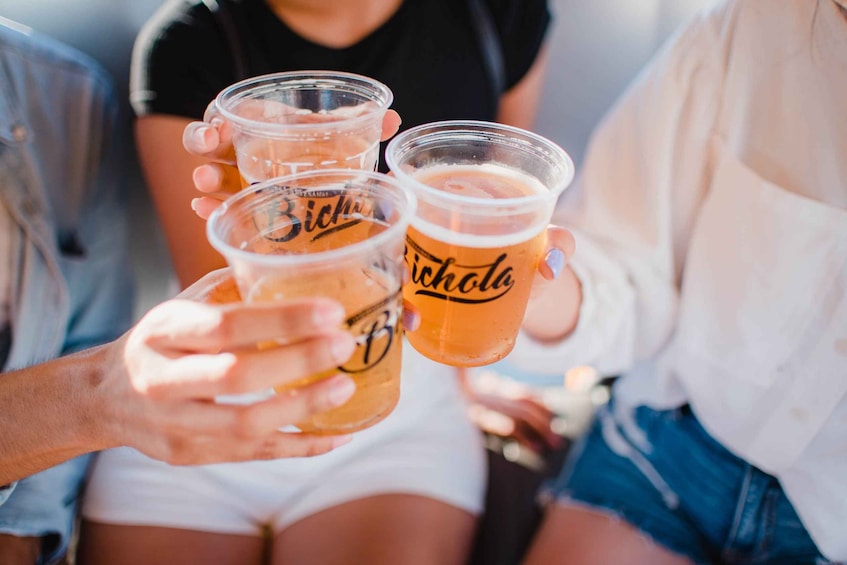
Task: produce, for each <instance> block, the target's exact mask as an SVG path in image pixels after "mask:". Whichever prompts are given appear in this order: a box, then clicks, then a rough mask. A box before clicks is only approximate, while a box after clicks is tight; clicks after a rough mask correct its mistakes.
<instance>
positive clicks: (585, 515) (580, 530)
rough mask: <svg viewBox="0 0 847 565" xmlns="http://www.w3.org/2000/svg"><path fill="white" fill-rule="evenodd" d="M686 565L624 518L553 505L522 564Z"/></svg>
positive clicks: (684, 558)
mask: <svg viewBox="0 0 847 565" xmlns="http://www.w3.org/2000/svg"><path fill="white" fill-rule="evenodd" d="M559 563H561V564H568V565H594V564H596V563H627V564H628V565H690V564H692V563H693V562H692V561H690V560H689V559H688V558H686V557H684V556H682V555H679V554H676V553H672V552H671V551H669V550H667V549H665V548H663V547H661V546H660V545H658V544H656V543H654V542H653V541H651V540H650V538H648V537H646V536H645V535H643V534H642V533H641V532H639V531H638V530H636V529H635V528H634V527H632V526H630V525H629V524H628V523H627V522H625V521H624V520H622V519H620V518H617V517H615V516H611V515H606V514H603V513H601V512H599V511H594V510H588V509H584V508H578V507H575V506H569V505H567V504H556V505H554V506H553V507H552V508H551V509H550V510H548V512H547V514H546V515H545V518H544V521H543V523H542V525H541V529H540V530H539V532H538V534H537V535H536V538H535V540H534V541H533V543H532V546H531V547H530V550H529V552H528V554H527V557H526V560H525V561H524V564H525V565H555V564H559Z"/></svg>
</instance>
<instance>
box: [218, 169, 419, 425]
mask: <svg viewBox="0 0 847 565" xmlns="http://www.w3.org/2000/svg"><path fill="white" fill-rule="evenodd" d="M413 210H414V199H413V197H412V196H410V195H409V194H407V193H405V192H404V191H403V190H402V189H401V188H400V187H399V186H395V185H394V180H393V179H390V178H388V177H386V176H385V175H380V174H378V173H373V172H349V171H340V170H329V171H313V172H310V173H305V174H300V175H293V176H289V177H284V178H281V179H274V180H272V181H269V182H263V183H259V184H256V185H253V186H252V187H250V188H249V189H247V190H245V191H242V192H241V193H239V194H238V195H236V196H233V197H232V198H230V199H229V200H228V201H227V202H226V203H225V204H224V205H223V206H222V210H220V211H217V210H216V212H215V213H214V214H213V216H212V217H211V218H210V220H209V222H210V224H209V229H208V231H209V239H210V241H211V242H212V244H213V245H214V246H215V247H216V248H217V249H218V250H219V251H221V252H222V253H223V254H224V255H225V256H226V258H227V261H228V262H229V263H230V265H232V267H233V270H234V275H235V279H236V282H237V283H238V287H239V290H240V293H241V296H242V297H243V299H244V300H245V301H247V302H274V301H281V300H291V299H298V298H306V297H317V296H323V297H328V298H333V299H334V300H336V301H338V302H339V303H341V304H342V306H343V307H344V310H345V313H346V319H345V321H344V324H343V327H344V329H346V330H347V331H349V332H350V333H352V334H353V336H354V338H355V339H356V343H357V347H356V349H355V351H354V353H353V355H352V357H351V358H350V359H349V360H347V361H346V362H345V363H344V364H343V365H341V366H340V367H337V368H336V369H335V370H331V371H326V372H323V373H320V374H316V375H311V376H308V377H305V378H301V379H299V380H296V381H292V382H286V383H284V384H280V385H279V386H277V387H275V390H276V391H277V392H284V391H288V390H291V389H296V388H298V387H302V386H306V385H308V384H310V383H313V382H316V381H318V380H320V379H324V378H327V377H329V376H331V375H334V374H336V373H338V372H343V373H346V374H348V375H349V376H350V377H351V378H352V379H353V380H354V381H355V382H356V392H355V394H354V395H353V396H352V398H351V399H350V400H348V401H347V403H345V404H344V405H343V406H340V407H338V408H334V409H332V410H329V411H326V412H323V413H320V414H317V415H314V416H312V417H311V418H310V419H309V420H307V421H303V422H299V423H298V424H297V426H298V427H299V428H300V429H301V430H303V431H305V432H310V433H317V434H339V433H349V432H354V431H357V430H360V429H363V428H366V427H369V426H371V425H373V424H375V423H376V422H378V421H380V420H382V419H383V418H385V417H386V416H387V415H388V414H389V413H390V412H391V410H392V409H393V408H394V406H395V405H396V404H397V401H398V399H399V395H400V366H401V354H402V353H401V352H402V343H401V342H402V328H401V326H400V323H401V322H400V321H401V319H402V308H403V303H402V295H401V282H402V264H403V241H404V233H405V228H406V226H407V225H408V221H409V218H410V217H411V214H412V211H413ZM274 346H276V344H275V343H262V344H259V347H260V348H268V347H274Z"/></svg>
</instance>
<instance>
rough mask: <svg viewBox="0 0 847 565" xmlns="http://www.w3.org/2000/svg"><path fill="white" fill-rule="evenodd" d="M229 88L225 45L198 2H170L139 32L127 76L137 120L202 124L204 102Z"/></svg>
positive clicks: (231, 64) (229, 69)
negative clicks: (166, 117) (155, 117)
mask: <svg viewBox="0 0 847 565" xmlns="http://www.w3.org/2000/svg"><path fill="white" fill-rule="evenodd" d="M233 82H235V73H234V60H233V58H232V55H231V54H230V53H229V49H228V44H227V42H226V39H225V37H224V35H223V34H222V33H221V31H220V29H219V28H218V24H217V21H216V20H215V18H214V16H213V15H212V14H211V12H209V10H208V9H207V8H206V6H205V5H204V4H203V3H202V2H197V3H195V4H193V5H190V4H188V3H186V2H185V1H184V0H169V1H168V2H166V3H165V4H164V5H163V6H162V7H161V8H160V9H159V10H158V11H157V12H156V13H155V15H154V16H153V17H152V18H151V19H150V20H149V21H148V22H147V23H146V24H145V25H144V27H143V28H142V29H141V32H140V33H139V35H138V38H137V39H136V42H135V45H134V48H133V55H132V69H131V76H130V102H131V104H132V108H133V110H134V112H135V114H136V115H137V116H144V115H147V114H170V115H175V116H182V117H187V118H191V119H202V118H203V114H204V112H205V110H206V107H207V106H208V104H209V102H211V101H212V99H214V97H215V96H216V95H217V94H218V92H220V91H221V90H223V89H224V88H225V87H226V86H228V85H229V84H231V83H233Z"/></svg>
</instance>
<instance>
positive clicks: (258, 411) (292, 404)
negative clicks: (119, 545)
mask: <svg viewBox="0 0 847 565" xmlns="http://www.w3.org/2000/svg"><path fill="white" fill-rule="evenodd" d="M343 318H344V310H343V308H342V307H341V305H340V304H338V303H336V302H334V301H331V300H326V299H304V300H292V301H288V302H278V303H263V304H245V303H242V302H240V301H239V300H238V293H237V290H236V289H235V285H234V283H233V281H232V278H231V274H230V272H229V270H228V269H224V270H221V271H215V272H212V273H210V274H209V275H207V276H206V277H204V278H203V279H201V280H200V281H198V282H197V283H196V284H195V285H193V286H192V287H190V288H188V289H186V290H185V291H184V292H183V293H182V294H181V295H180V296H178V297H177V298H176V299H174V300H170V301H167V302H165V303H163V304H161V305H159V306H157V307H156V308H154V309H153V310H151V311H150V312H149V313H148V314H147V315H146V316H144V318H142V320H141V321H140V322H139V323H138V325H137V326H135V328H133V329H132V330H131V331H130V332H129V333H127V334H126V335H125V336H124V337H122V338H121V339H120V340H118V341H117V342H114V343H112V344H110V345H108V346H105V347H103V348H100V349H99V350H97V353H94V354H95V355H102V356H105V363H106V370H105V371H104V373H103V375H104V376H103V381H102V383H101V384H100V386H99V387H98V390H99V391H100V393H101V394H103V395H104V396H103V398H102V402H101V403H100V406H101V407H102V408H103V412H104V414H103V416H105V417H103V418H102V421H103V422H104V424H103V425H104V426H106V428H107V429H106V430H105V433H104V434H103V435H104V436H105V437H107V438H109V440H110V441H109V444H110V445H129V446H131V447H135V448H136V449H138V450H139V451H142V452H143V453H145V454H147V455H149V456H151V457H154V458H156V459H160V460H163V461H167V462H169V463H172V464H192V465H194V464H205V463H215V462H223V461H242V460H250V459H275V458H280V457H302V456H309V455H317V454H320V453H324V452H326V451H329V450H331V449H333V448H334V447H337V446H339V445H342V444H344V443H346V442H347V441H348V440H349V436H338V437H320V436H314V435H309V434H301V433H285V432H281V431H279V428H281V427H284V426H286V425H289V424H295V423H297V422H299V421H302V420H304V419H307V418H308V417H309V416H310V415H312V414H315V413H318V412H322V411H325V410H328V409H331V408H334V407H337V406H339V405H341V404H343V403H344V402H346V401H347V400H348V399H349V398H350V397H351V396H352V394H353V392H354V391H355V385H354V384H353V381H352V380H351V379H350V378H349V377H347V376H342V375H338V376H335V377H331V378H328V379H325V380H321V381H319V382H316V383H314V384H312V385H309V386H306V387H303V388H298V389H296V390H294V391H291V392H287V393H284V394H276V395H269V396H268V398H266V399H263V400H260V401H258V402H256V403H253V404H246V405H235V404H218V403H216V402H215V397H217V396H220V395H233V394H245V393H256V392H260V393H261V392H264V391H269V390H270V389H271V388H272V387H273V386H274V385H279V384H282V383H286V382H290V381H293V380H297V379H300V378H303V377H306V376H309V375H312V374H315V373H319V372H322V371H325V370H328V369H333V368H334V367H337V366H339V365H341V364H342V363H344V362H345V361H346V360H347V359H348V358H349V357H350V355H351V354H352V353H353V350H354V348H355V343H354V340H353V337H352V336H351V335H350V334H349V333H348V332H346V331H343V330H341V329H340V326H341V323H342V320H343ZM262 342H276V343H278V344H280V345H279V346H276V347H272V348H267V349H259V348H257V347H256V344H257V343H262Z"/></svg>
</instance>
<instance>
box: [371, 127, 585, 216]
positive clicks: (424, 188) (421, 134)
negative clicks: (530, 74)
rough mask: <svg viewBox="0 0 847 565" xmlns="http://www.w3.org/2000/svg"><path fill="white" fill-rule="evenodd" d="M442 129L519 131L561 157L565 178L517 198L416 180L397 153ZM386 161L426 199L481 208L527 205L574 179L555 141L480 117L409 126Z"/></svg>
mask: <svg viewBox="0 0 847 565" xmlns="http://www.w3.org/2000/svg"><path fill="white" fill-rule="evenodd" d="M440 133H457V134H461V133H464V134H466V135H479V134H482V133H485V134H491V133H494V134H495V135H497V134H499V135H500V136H502V137H504V138H505V137H508V136H509V135H518V136H521V137H526V138H529V139H530V140H532V141H533V142H535V143H537V144H539V145H541V146H543V147H544V148H545V149H546V150H548V151H549V153H550V154H552V156H553V157H554V158H556V159H558V160H560V161H561V163H562V165H563V168H564V169H565V171H564V178H563V179H562V181H561V182H560V183H559V184H558V186H556V187H553V189H550V187H547V186H546V184H545V188H547V189H548V190H547V191H546V192H544V193H543V194H533V195H528V196H518V197H515V198H480V197H478V196H462V195H458V194H453V193H450V192H445V191H443V190H439V189H437V188H434V187H431V186H429V185H427V184H424V183H422V182H421V181H419V180H417V179H416V178H414V177H413V176H412V175H410V174H409V173H407V172H406V171H404V170H403V169H402V168H401V167H400V166H399V164H398V162H397V159H396V155H395V153H396V152H399V150H400V148H401V147H402V146H403V145H405V144H406V143H409V142H410V141H412V140H413V139H421V138H425V137H426V136H431V135H435V134H440ZM513 139H514V138H513ZM385 161H386V163H387V164H388V167H389V169H390V170H391V172H392V173H394V175H395V176H396V177H397V178H398V179H402V181H403V182H404V183H409V184H410V186H412V187H413V188H414V190H415V191H416V193H417V195H418V196H419V197H420V198H422V199H427V198H428V197H429V198H433V199H439V200H442V201H445V202H447V203H450V204H462V203H465V204H472V205H474V206H478V207H481V208H507V207H511V206H526V205H532V204H535V203H542V202H547V201H549V200H552V199H556V198H558V197H559V196H560V195H561V194H562V193H563V192H564V191H565V189H567V188H568V187H569V186H570V184H571V183H572V182H573V179H574V174H575V167H574V163H573V160H572V159H571V157H570V155H568V153H567V152H566V151H565V150H564V149H563V148H562V147H560V146H559V145H558V144H557V143H555V142H554V141H552V140H550V139H547V138H546V137H543V136H541V135H538V134H537V133H534V132H531V131H528V130H525V129H521V128H518V127H514V126H509V125H506V124H500V123H496V122H486V121H481V120H444V121H438V122H430V123H426V124H421V125H419V126H415V127H413V128H409V129H407V130H406V131H404V132H401V133H399V134H398V135H396V136H395V137H394V139H392V140H391V141H390V142H389V143H388V146H387V147H386V148H385Z"/></svg>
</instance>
